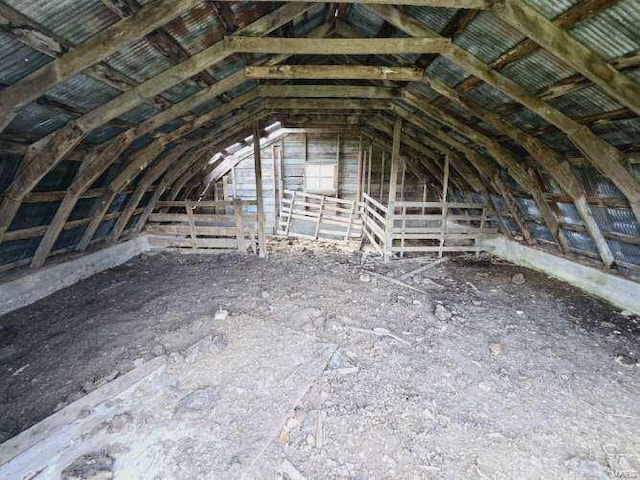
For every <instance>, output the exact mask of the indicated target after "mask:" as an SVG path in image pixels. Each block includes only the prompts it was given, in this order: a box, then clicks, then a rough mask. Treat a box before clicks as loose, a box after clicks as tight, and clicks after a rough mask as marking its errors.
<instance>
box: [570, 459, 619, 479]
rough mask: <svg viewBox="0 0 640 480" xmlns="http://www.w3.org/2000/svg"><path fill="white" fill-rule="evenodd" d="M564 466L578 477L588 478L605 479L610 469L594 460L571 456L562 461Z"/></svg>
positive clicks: (607, 477)
mask: <svg viewBox="0 0 640 480" xmlns="http://www.w3.org/2000/svg"><path fill="white" fill-rule="evenodd" d="M564 464H565V466H566V467H567V468H568V469H569V470H571V471H572V472H573V473H575V474H577V475H578V476H579V477H580V478H585V479H589V480H607V479H610V478H611V473H612V472H611V471H610V469H608V468H607V467H605V466H604V465H602V464H600V463H598V462H597V461H596V460H592V459H586V458H577V457H573V458H570V459H569V460H567V461H566V462H564Z"/></svg>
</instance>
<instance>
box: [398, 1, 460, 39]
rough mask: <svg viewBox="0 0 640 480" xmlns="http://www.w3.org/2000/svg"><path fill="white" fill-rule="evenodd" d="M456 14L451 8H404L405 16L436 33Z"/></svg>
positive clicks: (412, 6) (409, 6) (408, 6)
mask: <svg viewBox="0 0 640 480" xmlns="http://www.w3.org/2000/svg"><path fill="white" fill-rule="evenodd" d="M456 12H457V10H456V9H453V8H432V7H418V6H415V5H407V6H406V7H405V13H406V14H407V15H409V16H410V17H411V18H413V19H414V20H418V21H419V22H420V23H422V24H423V25H424V26H426V27H429V28H430V29H431V30H435V31H436V32H441V31H442V30H443V29H444V27H446V26H447V24H448V23H449V22H450V21H451V19H452V18H453V17H454V16H455V15H456Z"/></svg>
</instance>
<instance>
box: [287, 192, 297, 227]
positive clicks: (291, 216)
mask: <svg viewBox="0 0 640 480" xmlns="http://www.w3.org/2000/svg"><path fill="white" fill-rule="evenodd" d="M295 203H296V191H295V190H294V191H293V194H292V195H291V205H289V216H288V217H287V229H286V230H285V235H286V236H287V237H288V236H289V230H290V229H291V219H292V218H293V208H294V205H295Z"/></svg>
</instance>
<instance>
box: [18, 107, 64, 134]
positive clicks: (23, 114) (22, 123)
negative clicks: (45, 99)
mask: <svg viewBox="0 0 640 480" xmlns="http://www.w3.org/2000/svg"><path fill="white" fill-rule="evenodd" d="M69 120H71V116H70V115H66V114H64V113H62V112H60V111H59V110H57V109H55V110H54V109H52V108H49V107H46V106H43V105H38V104H36V103H32V104H30V105H27V106H26V107H25V108H22V109H21V110H20V111H19V112H18V115H16V117H15V118H14V119H13V121H12V122H11V123H10V124H9V126H8V127H7V129H6V131H7V132H8V133H14V134H16V135H17V136H22V135H24V134H25V133H29V134H32V135H34V136H36V137H37V138H41V137H44V136H45V135H48V134H49V133H51V132H53V131H55V130H57V129H59V128H62V127H64V125H65V124H66V123H67V122H68V121H69Z"/></svg>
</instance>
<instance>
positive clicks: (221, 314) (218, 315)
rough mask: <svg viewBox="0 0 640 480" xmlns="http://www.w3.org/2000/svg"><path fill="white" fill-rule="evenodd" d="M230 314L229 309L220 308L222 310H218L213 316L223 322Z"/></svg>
mask: <svg viewBox="0 0 640 480" xmlns="http://www.w3.org/2000/svg"><path fill="white" fill-rule="evenodd" d="M228 316H229V312H228V311H227V310H223V309H222V308H220V310H218V311H217V312H216V314H215V315H214V316H213V319H214V320H216V321H218V322H222V321H224V320H226V319H227V317H228Z"/></svg>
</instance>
